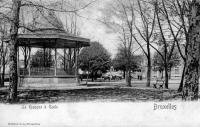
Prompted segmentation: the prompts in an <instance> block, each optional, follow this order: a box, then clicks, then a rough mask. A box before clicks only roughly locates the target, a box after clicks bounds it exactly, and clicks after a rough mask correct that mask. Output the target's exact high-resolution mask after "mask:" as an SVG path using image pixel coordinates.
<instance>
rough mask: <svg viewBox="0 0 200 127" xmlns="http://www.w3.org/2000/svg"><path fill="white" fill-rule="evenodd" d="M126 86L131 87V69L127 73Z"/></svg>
mask: <svg viewBox="0 0 200 127" xmlns="http://www.w3.org/2000/svg"><path fill="white" fill-rule="evenodd" d="M126 85H127V86H128V87H131V70H130V69H129V68H128V69H127V71H126Z"/></svg>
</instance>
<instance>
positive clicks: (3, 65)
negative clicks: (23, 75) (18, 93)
mask: <svg viewBox="0 0 200 127" xmlns="http://www.w3.org/2000/svg"><path fill="white" fill-rule="evenodd" d="M5 57H6V56H5V53H4V56H3V61H2V62H3V63H2V78H1V81H2V84H1V85H2V87H4V79H5V69H6V63H5Z"/></svg>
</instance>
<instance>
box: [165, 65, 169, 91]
mask: <svg viewBox="0 0 200 127" xmlns="http://www.w3.org/2000/svg"><path fill="white" fill-rule="evenodd" d="M168 81H169V75H168V66H167V63H165V88H166V89H168Z"/></svg>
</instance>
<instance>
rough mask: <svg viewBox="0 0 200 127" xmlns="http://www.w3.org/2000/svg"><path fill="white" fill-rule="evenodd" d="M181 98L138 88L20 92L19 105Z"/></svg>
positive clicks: (0, 95)
mask: <svg viewBox="0 0 200 127" xmlns="http://www.w3.org/2000/svg"><path fill="white" fill-rule="evenodd" d="M7 94H8V92H7V91H6V90H4V91H1V93H0V102H1V103H6V96H7ZM180 98H181V96H180V95H178V94H177V93H176V91H173V90H153V89H152V90H151V89H136V88H95V89H94V88H93V89H74V90H20V91H18V99H19V101H18V103H49V102H50V103H51V102H88V101H97V102H99V101H100V102H137V101H142V102H146V101H164V100H177V99H180Z"/></svg>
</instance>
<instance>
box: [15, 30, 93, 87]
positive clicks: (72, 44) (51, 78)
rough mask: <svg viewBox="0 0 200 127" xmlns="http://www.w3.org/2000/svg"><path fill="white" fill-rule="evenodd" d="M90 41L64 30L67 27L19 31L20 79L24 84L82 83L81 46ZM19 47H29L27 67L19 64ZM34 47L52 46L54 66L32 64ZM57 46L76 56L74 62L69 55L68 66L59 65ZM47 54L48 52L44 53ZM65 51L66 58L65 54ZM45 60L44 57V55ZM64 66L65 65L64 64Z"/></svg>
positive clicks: (31, 85)
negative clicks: (57, 29) (39, 30)
mask: <svg viewBox="0 0 200 127" xmlns="http://www.w3.org/2000/svg"><path fill="white" fill-rule="evenodd" d="M89 45H90V40H89V39H86V38H81V37H76V36H72V35H69V34H67V33H65V32H64V31H56V30H53V31H52V30H51V31H42V32H36V33H27V34H19V35H18V77H19V78H18V79H19V80H18V81H19V84H18V85H19V86H23V87H57V86H67V85H77V84H79V74H78V65H79V64H78V55H79V50H80V48H81V47H86V46H89ZM20 47H26V48H28V50H29V54H28V55H29V59H28V63H27V67H26V68H22V67H20V63H19V59H20V58H21V57H20V55H21V53H19V48H20ZM32 48H41V49H43V50H44V52H45V50H46V49H51V51H53V52H54V55H53V61H54V62H53V66H50V67H45V66H44V67H33V66H32V65H31V52H32V50H31V49H32ZM57 50H62V51H64V52H65V51H66V50H68V54H71V56H73V58H69V59H71V61H73V62H74V64H73V65H72V64H71V61H70V60H69V59H67V60H65V62H66V63H65V64H66V65H67V66H68V69H64V68H61V67H58V65H57V63H58V62H57V60H58V54H60V53H59V52H58V51H57ZM44 56H45V55H44ZM65 57H66V56H65V54H64V58H65ZM44 61H45V57H44ZM64 66H65V65H64Z"/></svg>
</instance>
